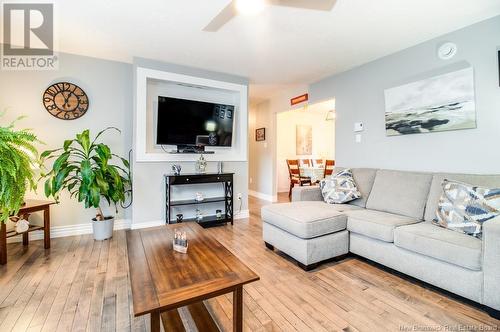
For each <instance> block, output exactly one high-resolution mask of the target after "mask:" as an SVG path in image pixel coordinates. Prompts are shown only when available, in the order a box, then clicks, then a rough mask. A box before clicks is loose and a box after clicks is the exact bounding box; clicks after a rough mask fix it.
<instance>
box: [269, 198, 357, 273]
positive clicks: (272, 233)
mask: <svg viewBox="0 0 500 332" xmlns="http://www.w3.org/2000/svg"><path fill="white" fill-rule="evenodd" d="M261 215H262V221H263V225H262V235H263V238H264V242H265V244H266V246H267V247H268V248H269V249H274V248H277V249H278V250H280V251H282V252H284V253H285V254H287V255H289V256H291V257H293V258H294V259H295V260H297V261H298V263H299V266H300V267H301V268H303V269H304V270H306V271H309V270H311V269H314V268H315V267H316V266H317V263H319V262H321V261H324V260H327V259H330V258H334V257H337V256H341V255H345V254H347V253H348V252H349V243H348V242H349V234H348V232H347V230H346V225H347V217H346V216H345V215H344V214H343V213H342V212H339V211H336V210H335V209H334V208H333V207H332V206H331V205H329V204H325V203H324V202H318V201H314V202H292V203H282V204H272V205H267V206H264V207H263V208H262V211H261Z"/></svg>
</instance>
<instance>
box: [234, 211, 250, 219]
mask: <svg viewBox="0 0 500 332" xmlns="http://www.w3.org/2000/svg"><path fill="white" fill-rule="evenodd" d="M247 218H250V210H241V211H240V212H236V213H235V214H234V220H238V219H247Z"/></svg>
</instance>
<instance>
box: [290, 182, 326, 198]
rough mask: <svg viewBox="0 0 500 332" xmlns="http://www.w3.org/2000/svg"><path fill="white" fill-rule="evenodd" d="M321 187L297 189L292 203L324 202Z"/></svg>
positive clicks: (293, 192)
mask: <svg viewBox="0 0 500 332" xmlns="http://www.w3.org/2000/svg"><path fill="white" fill-rule="evenodd" d="M322 200H323V196H322V195H321V190H320V189H319V186H307V187H295V188H293V190H292V202H300V201H322Z"/></svg>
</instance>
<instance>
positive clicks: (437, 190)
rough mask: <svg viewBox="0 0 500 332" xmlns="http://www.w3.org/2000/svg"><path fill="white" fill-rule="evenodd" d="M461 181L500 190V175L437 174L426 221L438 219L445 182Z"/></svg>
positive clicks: (428, 203)
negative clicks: (438, 207) (437, 212)
mask: <svg viewBox="0 0 500 332" xmlns="http://www.w3.org/2000/svg"><path fill="white" fill-rule="evenodd" d="M445 179H446V180H450V181H459V182H463V183H468V184H472V185H474V186H481V187H487V188H500V175H474V174H454V173H437V174H434V176H433V177H432V184H431V189H430V192H429V197H428V199H427V205H426V207H425V221H432V220H434V219H436V210H437V206H438V201H439V197H441V194H442V193H443V187H442V183H443V180H445Z"/></svg>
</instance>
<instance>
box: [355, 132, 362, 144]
mask: <svg viewBox="0 0 500 332" xmlns="http://www.w3.org/2000/svg"><path fill="white" fill-rule="evenodd" d="M356 143H361V134H356Z"/></svg>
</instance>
